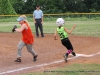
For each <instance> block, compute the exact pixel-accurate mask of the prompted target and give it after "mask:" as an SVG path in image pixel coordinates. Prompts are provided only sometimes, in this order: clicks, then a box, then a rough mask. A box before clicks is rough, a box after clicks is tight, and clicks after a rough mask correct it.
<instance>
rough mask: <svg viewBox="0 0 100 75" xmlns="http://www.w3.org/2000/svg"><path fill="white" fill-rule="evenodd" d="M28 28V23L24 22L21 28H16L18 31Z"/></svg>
mask: <svg viewBox="0 0 100 75" xmlns="http://www.w3.org/2000/svg"><path fill="white" fill-rule="evenodd" d="M26 28H27V27H26V25H25V24H24V25H22V26H21V28H16V29H15V31H16V32H22V31H23V30H24V29H26Z"/></svg>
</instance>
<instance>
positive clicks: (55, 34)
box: [54, 30, 57, 40]
mask: <svg viewBox="0 0 100 75" xmlns="http://www.w3.org/2000/svg"><path fill="white" fill-rule="evenodd" d="M56 36H57V30H55V33H54V40H57V38H56Z"/></svg>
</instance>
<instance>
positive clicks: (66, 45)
mask: <svg viewBox="0 0 100 75" xmlns="http://www.w3.org/2000/svg"><path fill="white" fill-rule="evenodd" d="M61 42H62V44H63V45H64V46H65V47H66V48H67V49H68V50H72V51H73V46H72V44H71V42H70V40H69V39H68V38H65V39H63V40H61Z"/></svg>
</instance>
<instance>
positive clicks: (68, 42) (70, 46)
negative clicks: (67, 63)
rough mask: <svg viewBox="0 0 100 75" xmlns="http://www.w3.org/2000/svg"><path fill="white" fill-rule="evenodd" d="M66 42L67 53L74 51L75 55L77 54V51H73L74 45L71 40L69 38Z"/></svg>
mask: <svg viewBox="0 0 100 75" xmlns="http://www.w3.org/2000/svg"><path fill="white" fill-rule="evenodd" d="M65 41H66V42H64V44H63V45H64V46H65V47H66V48H67V49H68V52H67V53H66V54H67V55H69V54H70V53H72V55H73V56H76V54H75V52H73V46H72V44H71V42H70V40H69V39H66V40H65Z"/></svg>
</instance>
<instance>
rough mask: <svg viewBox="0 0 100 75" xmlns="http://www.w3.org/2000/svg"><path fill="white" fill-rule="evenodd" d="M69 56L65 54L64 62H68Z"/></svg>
mask: <svg viewBox="0 0 100 75" xmlns="http://www.w3.org/2000/svg"><path fill="white" fill-rule="evenodd" d="M67 58H68V55H67V54H64V60H65V61H66V62H67Z"/></svg>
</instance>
